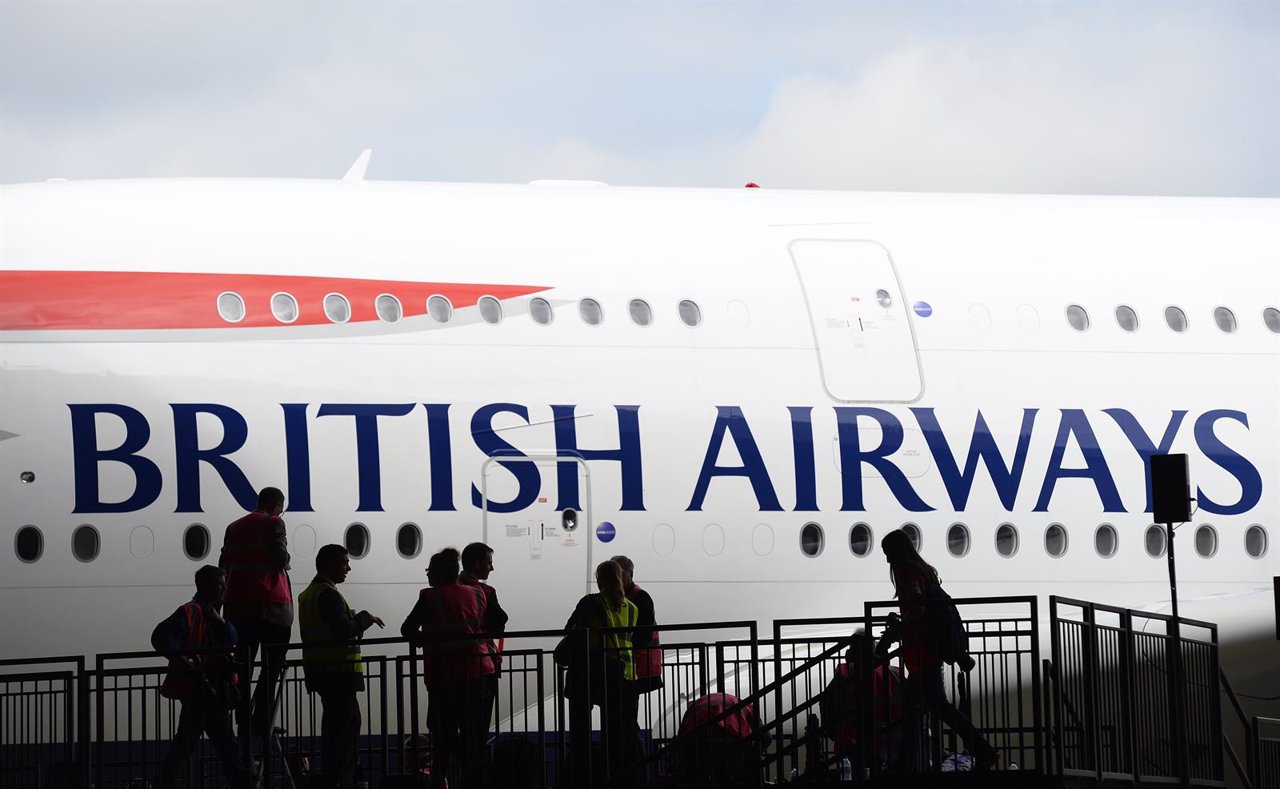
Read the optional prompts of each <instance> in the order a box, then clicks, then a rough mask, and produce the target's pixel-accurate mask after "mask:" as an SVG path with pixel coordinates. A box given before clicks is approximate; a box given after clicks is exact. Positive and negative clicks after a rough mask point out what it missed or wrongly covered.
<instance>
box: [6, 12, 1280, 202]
mask: <svg viewBox="0 0 1280 789" xmlns="http://www.w3.org/2000/svg"><path fill="white" fill-rule="evenodd" d="M365 147H371V148H373V149H374V156H373V162H372V165H371V166H370V168H369V177H370V178H379V179H401V180H465V181H526V180H530V179H534V178H588V179H597V180H602V181H607V182H609V183H613V184H641V185H671V186H739V185H741V184H742V183H743V182H745V181H747V180H752V181H757V182H759V183H761V184H763V185H765V186H768V187H793V188H817V189H877V190H878V189H894V190H940V191H1000V192H1071V193H1109V194H1115V193H1131V194H1178V195H1240V196H1271V197H1275V196H1280V0H1256V1H1255V2H1229V1H1228V0H1214V1H1213V2H1167V1H1166V2H1156V1H1155V0H1150V2H1017V3H1015V2H980V3H975V2H925V1H920V2H892V3H878V2H858V3H854V2H847V3H837V2H823V3H818V2H812V3H802V2H791V3H747V2H720V3H676V2H668V3H619V2H611V3H587V2H578V3H551V2H520V3H514V2H513V3H497V2H489V3H481V2H473V3H465V4H452V3H409V2H403V3H391V2H381V3H379V2H364V3H346V2H325V3H306V2H300V1H299V2H279V3H271V2H253V3H250V2H210V3H204V2H166V3H151V2H128V3H119V2H97V1H93V2H90V1H87V0H86V1H85V2H57V1H56V0H40V2H23V1H20V0H0V182H15V181H30V180H42V179H45V178H53V177H64V178H77V179H81V178H114V177H135V176H193V175H199V176H210V175H211V176H288V177H307V178H336V177H338V176H340V175H341V174H342V173H343V171H345V169H346V168H347V166H348V165H349V164H350V163H351V162H352V161H353V160H354V159H355V157H356V155H357V154H358V153H359V151H360V150H361V149H362V148H365Z"/></svg>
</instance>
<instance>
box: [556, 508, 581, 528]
mask: <svg viewBox="0 0 1280 789" xmlns="http://www.w3.org/2000/svg"><path fill="white" fill-rule="evenodd" d="M560 526H561V527H562V528H563V529H564V530H565V531H574V530H575V529H577V528H578V511H577V510H575V509H574V508H572V507H569V508H568V509H566V510H565V511H564V512H562V513H560Z"/></svg>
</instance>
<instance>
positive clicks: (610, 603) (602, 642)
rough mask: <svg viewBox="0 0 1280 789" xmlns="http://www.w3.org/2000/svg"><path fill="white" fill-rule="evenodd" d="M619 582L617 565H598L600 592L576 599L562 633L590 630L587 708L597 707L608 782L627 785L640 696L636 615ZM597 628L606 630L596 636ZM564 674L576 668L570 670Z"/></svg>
mask: <svg viewBox="0 0 1280 789" xmlns="http://www.w3.org/2000/svg"><path fill="white" fill-rule="evenodd" d="M622 579H623V571H622V567H620V566H619V565H618V563H617V562H615V561H613V560H612V559H609V560H607V561H603V562H601V563H600V564H599V565H598V566H597V567H596V588H597V589H599V590H600V591H599V592H596V593H594V594H588V595H585V596H583V598H582V599H581V600H579V601H578V604H577V606H575V607H574V609H573V614H571V615H570V616H569V621H567V622H565V626H564V629H565V630H572V629H574V628H577V627H587V628H590V630H591V633H590V636H591V637H590V638H589V639H588V654H589V655H590V659H589V662H588V663H589V665H588V666H587V667H586V668H587V671H588V676H589V679H590V682H589V687H590V691H589V696H590V704H591V706H597V707H600V721H601V728H602V729H603V730H604V739H605V752H606V755H607V757H608V772H609V778H610V781H611V783H613V784H614V785H621V786H628V785H630V783H631V782H632V781H634V776H635V770H636V767H637V763H638V761H639V755H640V728H639V726H638V725H637V722H636V717H637V715H638V713H639V701H640V697H639V695H638V694H637V693H636V688H635V684H636V682H635V680H636V668H635V653H634V651H633V649H632V639H633V638H634V636H635V630H636V627H637V625H638V623H639V621H640V611H639V609H637V608H636V606H635V603H632V602H631V601H630V600H628V599H627V596H626V592H625V590H624V588H623V580H622ZM600 629H607V630H609V631H610V632H606V633H598V632H597V631H598V630H600ZM569 670H570V671H578V670H581V669H580V668H578V667H571V668H570V669H569ZM571 684H572V678H571ZM578 701H580V700H573V703H574V704H576V703H578ZM571 706H572V705H571Z"/></svg>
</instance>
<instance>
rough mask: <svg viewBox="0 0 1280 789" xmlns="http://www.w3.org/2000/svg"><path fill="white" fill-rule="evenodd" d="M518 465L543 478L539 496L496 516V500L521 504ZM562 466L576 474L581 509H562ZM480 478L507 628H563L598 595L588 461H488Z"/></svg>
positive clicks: (547, 457) (556, 458) (488, 541)
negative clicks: (586, 599) (586, 598)
mask: <svg viewBox="0 0 1280 789" xmlns="http://www.w3.org/2000/svg"><path fill="white" fill-rule="evenodd" d="M517 464H523V465H524V466H525V467H526V468H530V467H531V468H533V469H535V470H536V471H537V473H538V475H539V477H540V479H541V487H540V488H539V491H538V495H537V497H536V498H534V500H533V501H532V503H530V504H529V506H527V507H525V508H524V509H522V510H518V511H516V512H492V511H490V509H489V502H493V501H499V502H501V501H513V500H515V498H516V496H517V493H518V492H519V481H518V479H517V478H516V476H515V475H513V474H512V472H511V470H509V469H508V468H507V466H508V465H511V466H515V465H517ZM562 465H563V467H564V468H565V469H570V468H572V469H573V470H574V471H575V473H576V475H577V483H578V501H577V502H576V503H577V504H578V506H576V507H568V508H565V509H560V508H559V505H560V501H559V498H560V497H559V482H560V480H559V477H558V474H559V471H558V468H559V467H560V466H562ZM481 478H482V483H481V484H482V487H481V492H482V493H483V494H484V502H485V506H484V510H483V516H484V530H483V533H484V537H483V538H482V539H483V540H484V542H485V543H486V544H487V545H489V547H491V548H493V552H494V553H493V564H494V572H493V575H492V577H491V578H490V579H489V582H490V583H491V584H493V586H494V588H495V589H497V591H498V601H499V602H500V603H501V604H502V607H503V609H504V610H505V611H506V612H507V614H508V616H510V621H509V622H508V623H507V629H508V630H537V629H546V628H559V627H561V626H562V625H564V622H565V620H566V619H568V618H569V614H570V613H571V612H572V611H573V607H574V605H575V604H576V603H577V602H578V599H579V598H580V597H582V595H583V594H586V593H587V592H588V591H595V583H594V579H593V578H592V563H591V553H592V545H591V542H592V541H591V534H592V523H591V489H590V482H591V480H590V474H589V472H588V470H587V466H586V464H585V463H583V461H582V459H581V458H576V457H569V456H563V457H559V456H556V455H554V454H547V455H530V456H528V457H527V459H526V458H524V457H522V458H520V459H519V460H504V459H503V458H501V457H496V458H490V459H488V460H486V461H485V464H484V467H483V471H482V475H481ZM459 548H461V546H459ZM513 646H514V645H513Z"/></svg>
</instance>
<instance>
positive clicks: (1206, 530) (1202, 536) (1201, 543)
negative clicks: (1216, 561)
mask: <svg viewBox="0 0 1280 789" xmlns="http://www.w3.org/2000/svg"><path fill="white" fill-rule="evenodd" d="M1217 552H1218V530H1217V529H1215V528H1213V527H1212V526H1210V525H1209V524H1207V523H1202V524H1200V528H1198V529H1196V553H1198V554H1200V555H1201V556H1203V557H1204V558H1206V559H1208V558H1209V557H1211V556H1213V555H1214V554H1215V553H1217Z"/></svg>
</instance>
